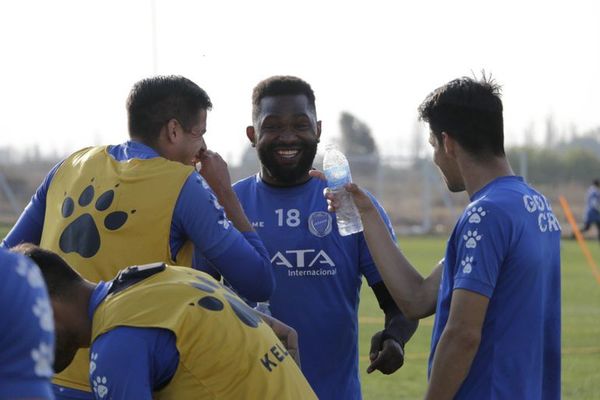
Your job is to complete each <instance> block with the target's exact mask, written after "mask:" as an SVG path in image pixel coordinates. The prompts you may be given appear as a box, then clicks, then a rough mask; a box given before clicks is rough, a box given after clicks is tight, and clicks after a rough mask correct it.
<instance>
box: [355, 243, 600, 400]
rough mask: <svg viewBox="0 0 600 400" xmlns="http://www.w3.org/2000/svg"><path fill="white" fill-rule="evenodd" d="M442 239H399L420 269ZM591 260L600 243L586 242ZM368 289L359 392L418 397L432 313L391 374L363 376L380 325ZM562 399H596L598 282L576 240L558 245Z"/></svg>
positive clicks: (435, 256) (425, 269)
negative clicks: (560, 296) (560, 258)
mask: <svg viewBox="0 0 600 400" xmlns="http://www.w3.org/2000/svg"><path fill="white" fill-rule="evenodd" d="M445 240H446V238H441V237H440V238H431V237H427V238H416V237H415V238H413V237H411V238H400V246H401V247H402V249H403V251H404V252H405V253H406V255H407V257H408V258H409V259H410V260H411V261H412V262H413V263H414V264H415V266H416V267H417V268H419V270H420V271H421V273H422V274H427V273H429V271H430V270H431V269H432V268H433V266H434V265H435V263H437V261H438V260H439V259H440V258H442V256H443V253H444V247H445ZM588 247H589V248H590V250H591V252H592V255H593V257H594V259H595V260H596V263H598V264H600V246H598V244H597V243H596V242H588ZM372 293H373V292H372V291H371V290H370V289H369V288H368V286H367V285H363V289H362V293H361V305H360V312H359V321H360V369H361V380H362V386H363V397H364V398H365V399H367V400H370V399H378V400H384V399H421V398H423V395H424V393H425V387H426V382H427V357H428V355H429V345H430V338H431V329H432V324H433V318H431V317H430V318H428V319H425V320H423V321H421V324H420V325H419V329H418V330H417V332H416V333H415V335H414V336H413V338H412V340H411V341H410V342H409V343H408V344H407V346H406V362H405V364H404V366H403V367H402V369H400V370H399V371H397V372H396V373H394V374H393V375H388V376H386V375H382V374H380V373H378V372H375V373H373V374H370V375H367V373H366V372H365V371H366V369H367V366H368V364H369V363H368V352H369V347H370V338H371V336H372V334H373V333H375V332H376V331H378V330H380V329H381V327H382V326H383V319H382V312H381V311H380V310H379V307H378V305H377V301H376V300H375V297H374V296H373V294H372ZM562 398H563V399H577V400H584V399H585V400H587V399H589V400H591V399H600V284H598V282H596V280H595V279H594V276H593V275H592V273H591V271H590V269H589V267H588V266H587V263H586V262H585V259H584V257H583V254H582V253H581V251H580V250H579V246H578V245H577V243H576V242H575V241H569V240H567V241H563V244H562Z"/></svg>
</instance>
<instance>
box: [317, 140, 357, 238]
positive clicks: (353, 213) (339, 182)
mask: <svg viewBox="0 0 600 400" xmlns="http://www.w3.org/2000/svg"><path fill="white" fill-rule="evenodd" d="M323 172H324V173H325V176H326V177H327V186H329V189H330V190H331V191H332V192H333V193H334V194H335V195H336V198H337V199H339V201H340V205H339V207H338V208H337V210H336V212H335V216H336V220H337V226H338V231H339V232H340V235H342V236H348V235H351V234H353V233H358V232H362V230H363V225H362V221H361V220H360V214H359V213H358V209H357V208H356V205H355V204H354V200H353V199H352V195H351V194H350V193H348V192H347V191H346V190H345V189H344V185H345V184H346V183H349V182H352V175H351V174H350V165H349V164H348V160H347V159H346V156H344V154H343V153H342V152H341V151H339V150H337V149H335V148H333V147H329V148H327V150H326V151H325V157H324V158H323Z"/></svg>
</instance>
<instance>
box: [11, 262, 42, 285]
mask: <svg viewBox="0 0 600 400" xmlns="http://www.w3.org/2000/svg"><path fill="white" fill-rule="evenodd" d="M17 273H18V274H19V275H21V276H24V277H25V278H27V282H28V283H29V286H31V287H33V288H35V287H43V286H44V278H43V277H42V274H41V273H40V270H39V269H38V268H37V267H34V266H33V265H31V264H29V263H28V262H27V261H25V260H24V259H20V260H19V263H18V264H17Z"/></svg>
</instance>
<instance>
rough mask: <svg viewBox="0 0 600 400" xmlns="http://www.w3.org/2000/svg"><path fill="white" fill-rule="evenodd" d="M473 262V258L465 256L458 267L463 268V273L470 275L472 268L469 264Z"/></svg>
mask: <svg viewBox="0 0 600 400" xmlns="http://www.w3.org/2000/svg"><path fill="white" fill-rule="evenodd" d="M472 262H473V257H469V256H466V257H465V259H464V260H462V261H461V262H460V265H462V266H463V273H465V274H470V273H471V271H472V270H473V266H472V265H471V263H472Z"/></svg>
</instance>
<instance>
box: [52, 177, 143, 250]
mask: <svg viewBox="0 0 600 400" xmlns="http://www.w3.org/2000/svg"><path fill="white" fill-rule="evenodd" d="M93 181H94V179H92V182H93ZM116 187H119V185H118V184H117V185H115V188H116ZM94 195H95V191H94V186H92V185H88V186H87V187H86V188H85V189H83V191H82V192H81V194H80V195H79V199H78V200H77V204H79V206H80V207H87V206H88V205H90V203H92V201H93V200H94ZM114 198H115V191H114V190H113V189H109V190H107V191H106V192H104V193H102V194H101V195H100V196H98V198H97V199H96V202H95V203H94V208H95V209H96V210H98V211H106V210H107V209H108V208H109V207H110V205H111V204H112V202H113V200H114ZM75 207H76V205H75V202H74V201H73V199H72V198H71V197H69V196H67V197H65V199H64V201H63V204H62V209H61V214H62V216H63V218H69V217H70V216H71V215H72V214H73V212H74V211H75ZM131 212H132V213H134V212H135V210H132V211H131ZM127 218H128V214H127V213H126V212H125V211H113V212H111V213H109V214H108V215H106V217H105V218H104V227H105V228H106V229H108V230H111V231H114V230H117V229H119V228H120V227H122V226H123V225H124V224H125V222H127ZM100 242H101V240H100V233H99V232H98V228H97V226H96V222H95V221H94V218H93V217H92V215H91V214H89V213H83V214H81V215H80V216H79V217H77V218H76V219H75V220H74V221H72V222H71V223H70V224H69V225H67V227H66V228H65V230H64V231H63V233H62V234H61V235H60V239H59V242H58V244H59V246H60V249H61V250H62V251H63V252H65V253H71V252H75V253H77V254H79V255H80V256H82V257H83V258H90V257H93V256H94V255H96V253H98V250H99V249H100Z"/></svg>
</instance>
